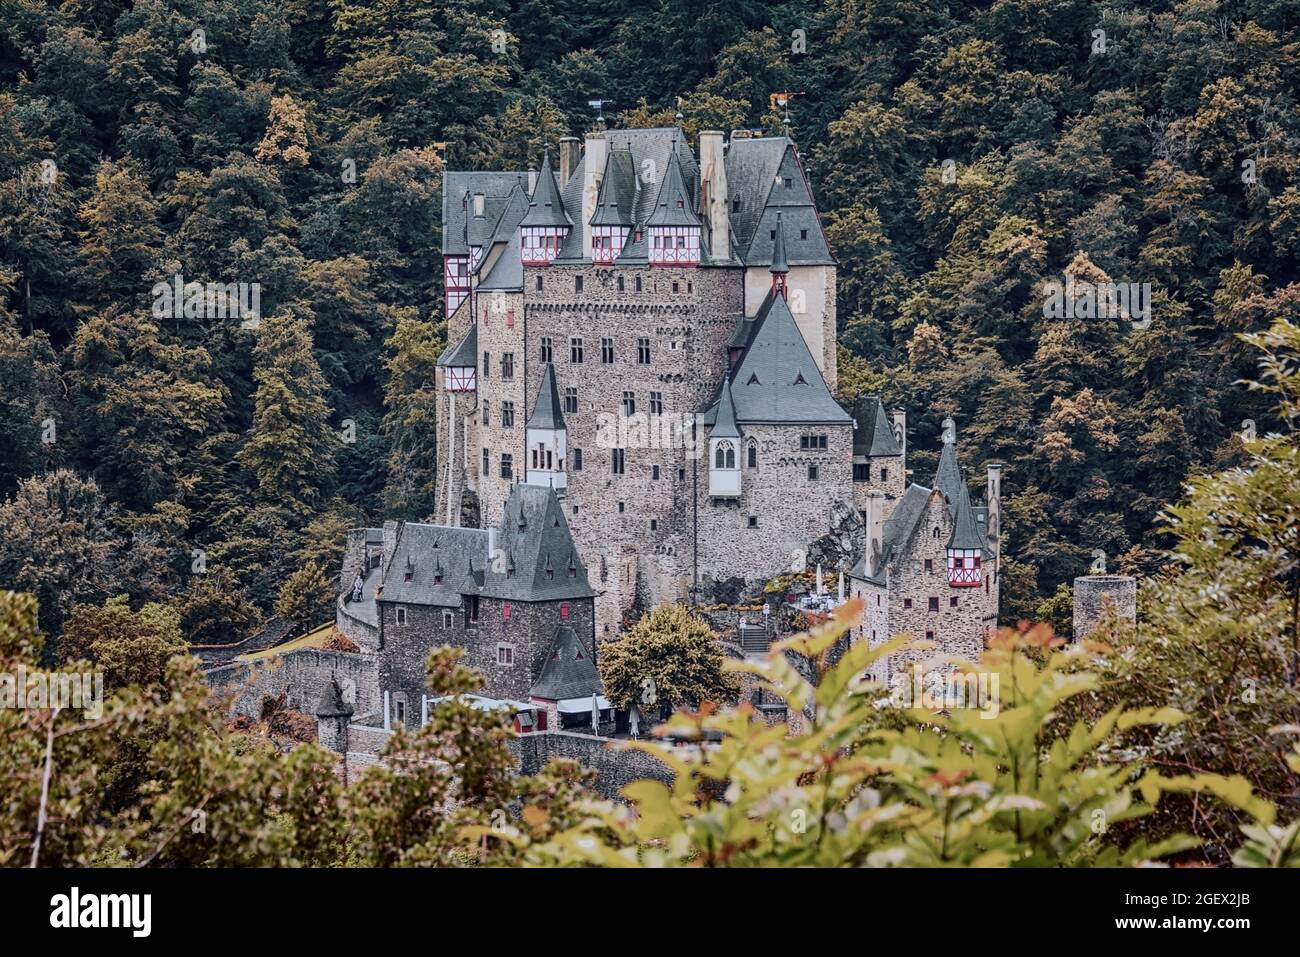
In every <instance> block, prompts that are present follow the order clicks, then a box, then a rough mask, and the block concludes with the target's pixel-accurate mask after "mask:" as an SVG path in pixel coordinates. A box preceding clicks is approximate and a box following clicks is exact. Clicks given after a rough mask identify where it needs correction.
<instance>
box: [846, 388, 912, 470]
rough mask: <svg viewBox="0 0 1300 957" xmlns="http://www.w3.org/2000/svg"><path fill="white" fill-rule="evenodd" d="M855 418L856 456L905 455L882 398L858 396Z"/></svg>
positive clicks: (854, 441) (854, 409)
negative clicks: (886, 413)
mask: <svg viewBox="0 0 1300 957" xmlns="http://www.w3.org/2000/svg"><path fill="white" fill-rule="evenodd" d="M853 418H854V420H855V421H856V422H857V424H858V427H857V428H856V429H855V430H854V431H853V454H854V455H855V456H857V455H864V456H877V455H902V454H903V450H902V448H901V447H900V446H899V444H898V439H897V437H896V436H895V435H894V430H893V427H892V426H891V425H890V422H889V418H888V417H887V416H886V415H885V406H884V403H882V402H881V401H880V396H878V395H863V396H858V400H857V402H855V403H854V405H853Z"/></svg>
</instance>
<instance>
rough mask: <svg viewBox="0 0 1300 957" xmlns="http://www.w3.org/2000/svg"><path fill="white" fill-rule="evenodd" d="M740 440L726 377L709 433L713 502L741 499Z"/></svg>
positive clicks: (728, 379) (710, 478)
mask: <svg viewBox="0 0 1300 957" xmlns="http://www.w3.org/2000/svg"><path fill="white" fill-rule="evenodd" d="M740 439H741V435H740V426H738V425H737V424H736V405H735V402H734V400H733V399H732V397H731V377H730V376H728V377H727V378H725V379H723V381H722V393H721V394H720V395H719V396H718V415H717V419H716V421H715V422H714V424H713V430H712V431H711V432H710V433H709V495H710V496H712V497H713V498H739V497H740Z"/></svg>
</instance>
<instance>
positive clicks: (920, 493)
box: [849, 483, 934, 585]
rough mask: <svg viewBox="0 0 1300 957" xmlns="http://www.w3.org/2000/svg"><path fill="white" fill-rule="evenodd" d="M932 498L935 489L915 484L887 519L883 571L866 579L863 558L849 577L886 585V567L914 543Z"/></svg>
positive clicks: (905, 493) (884, 532)
mask: <svg viewBox="0 0 1300 957" xmlns="http://www.w3.org/2000/svg"><path fill="white" fill-rule="evenodd" d="M933 494H934V490H933V489H928V488H926V487H925V486H923V485H917V484H915V483H913V484H912V485H909V486H908V487H907V490H906V491H904V492H903V495H902V497H901V498H900V499H899V500H898V503H897V504H896V505H895V506H894V510H893V511H892V512H890V513H889V518H887V519H885V524H884V528H883V529H882V535H881V555H880V557H881V562H880V567H879V568H878V569H877V570H876V576H875V577H874V578H873V577H870V576H868V575H867V569H866V561H867V556H866V555H863V557H862V559H861V560H860V561H859V562H858V563H857V565H855V566H854V568H853V571H852V572H850V573H849V574H850V575H852V576H853V577H854V578H860V579H862V580H864V581H869V582H873V583H875V584H878V585H883V584H884V583H885V575H884V569H885V566H886V565H888V564H889V563H890V562H892V561H893V560H894V559H895V558H896V557H898V556H899V555H901V554H902V553H903V551H904V549H906V548H907V543H908V542H909V541H911V540H912V535H913V534H914V533H915V532H916V526H917V523H918V522H920V520H921V516H923V515H924V514H925V508H926V505H927V504H929V501H930V496H931V495H933Z"/></svg>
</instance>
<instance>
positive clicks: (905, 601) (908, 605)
mask: <svg viewBox="0 0 1300 957" xmlns="http://www.w3.org/2000/svg"><path fill="white" fill-rule="evenodd" d="M903 607H904V608H905V609H906V608H911V607H912V599H910V598H904V599H903Z"/></svg>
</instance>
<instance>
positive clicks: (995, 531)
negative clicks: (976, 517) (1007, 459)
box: [984, 462, 1002, 563]
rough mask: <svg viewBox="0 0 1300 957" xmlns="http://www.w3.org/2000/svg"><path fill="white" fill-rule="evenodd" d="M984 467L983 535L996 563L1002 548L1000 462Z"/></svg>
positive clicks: (990, 463)
mask: <svg viewBox="0 0 1300 957" xmlns="http://www.w3.org/2000/svg"><path fill="white" fill-rule="evenodd" d="M985 468H987V469H988V485H987V487H986V488H985V489H984V498H985V499H986V500H987V501H988V506H989V519H988V525H987V526H985V537H986V538H987V539H988V542H989V549H990V550H991V551H992V552H993V561H994V563H997V561H998V560H999V559H1000V558H1001V557H1002V548H1001V546H1000V545H999V542H1001V540H1002V463H1001V462H989V463H987V465H986V466H985Z"/></svg>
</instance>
